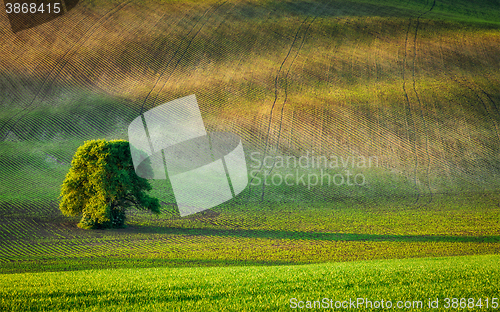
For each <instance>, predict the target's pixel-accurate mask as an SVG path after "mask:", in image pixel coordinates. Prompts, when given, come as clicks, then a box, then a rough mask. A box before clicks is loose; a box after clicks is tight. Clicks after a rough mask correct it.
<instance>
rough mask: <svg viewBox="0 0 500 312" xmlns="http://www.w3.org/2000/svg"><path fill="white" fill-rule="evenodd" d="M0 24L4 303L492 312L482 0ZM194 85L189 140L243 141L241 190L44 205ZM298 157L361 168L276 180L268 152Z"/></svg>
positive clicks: (491, 85) (130, 6) (76, 15)
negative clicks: (194, 117)
mask: <svg viewBox="0 0 500 312" xmlns="http://www.w3.org/2000/svg"><path fill="white" fill-rule="evenodd" d="M0 30H1V34H2V36H0V51H1V52H2V53H1V55H0V90H1V92H0V310H2V311H3V310H5V311H52V310H53V311H108V310H114V311H141V310H143V311H178V310H180V311H225V310H227V311H280V310H296V309H293V307H290V304H291V302H290V299H291V298H297V299H298V300H299V301H300V300H302V301H304V302H305V301H308V300H309V301H314V300H322V299H323V298H331V299H334V300H346V299H348V298H352V299H355V298H367V299H372V300H380V299H384V300H392V302H393V304H394V305H395V304H396V302H397V301H398V300H402V301H403V302H406V301H411V302H412V303H413V301H422V302H423V304H424V306H423V307H422V308H415V307H412V308H405V310H414V311H417V310H418V311H425V310H432V311H448V310H457V309H463V310H466V309H465V308H463V307H460V306H458V307H457V308H455V307H453V306H452V307H451V308H450V309H447V308H446V307H445V298H458V299H459V300H460V298H466V299H469V298H474V300H475V301H474V309H473V310H478V311H479V310H484V311H494V310H497V309H495V308H494V307H493V306H492V300H493V299H492V298H499V297H500V293H499V292H498V289H500V283H499V280H498V276H500V275H499V272H498V267H500V261H499V260H500V259H499V257H498V254H499V253H500V223H499V222H500V192H499V190H500V3H498V1H489V0H480V1H474V2H470V1H466V0H460V1H451V0H442V1H441V0H437V1H433V0H432V1H423V0H422V1H417V0H409V1H396V0H383V1H375V0H349V1H326V0H310V1H301V0H290V1H271V0H246V1H239V0H237V1H216V0H199V1H198V0H190V1H180V0H162V1H159V0H158V1H157V0H133V1H125V2H120V1H101V0H84V1H80V3H79V4H78V5H77V6H76V7H75V8H74V9H72V10H71V11H70V12H68V14H66V15H64V16H63V17H61V18H58V19H55V20H54V21H51V22H50V23H46V24H43V25H40V26H37V27H35V28H32V29H28V30H24V31H22V32H19V33H16V34H14V33H12V32H11V30H10V26H9V21H8V19H7V16H6V15H5V14H3V13H2V14H1V15H0ZM190 94H196V96H197V99H198V103H199V105H200V110H201V114H202V117H203V121H204V123H205V126H206V128H207V131H209V132H213V131H230V132H233V133H236V134H238V135H239V136H240V137H241V139H242V142H243V146H244V149H245V153H246V157H247V167H248V169H249V175H250V177H251V178H254V179H253V180H252V182H251V183H250V185H249V186H248V187H247V188H246V189H245V190H244V191H243V192H242V193H241V194H240V195H238V196H237V197H236V198H234V199H232V200H230V201H228V202H226V203H224V204H222V205H220V206H218V207H214V208H212V209H210V210H207V211H204V212H201V213H198V214H195V215H192V216H188V217H183V218H181V217H180V216H179V213H178V211H177V208H176V206H175V205H174V204H173V203H174V202H175V198H174V196H173V193H172V188H171V186H170V185H169V183H168V182H167V183H165V182H162V181H152V185H153V190H152V192H151V194H152V195H153V196H155V197H157V198H159V199H160V201H161V202H162V213H161V214H160V215H158V216H155V215H152V214H149V213H146V212H138V211H133V210H132V211H129V212H128V215H127V217H128V221H127V227H126V228H124V229H115V230H92V231H89V230H82V229H79V228H77V227H76V224H77V223H78V221H79V218H70V217H64V216H63V215H62V214H61V213H60V211H59V210H58V196H59V191H60V186H61V183H62V181H63V180H64V177H65V174H66V173H67V172H68V170H69V168H70V162H71V159H72V156H73V154H74V153H75V151H76V149H77V148H78V146H80V145H81V144H82V143H83V142H84V141H86V140H91V139H101V138H105V139H125V140H127V139H128V133H127V129H128V125H129V123H130V122H131V121H132V120H134V119H135V118H136V117H137V116H139V115H140V114H141V113H143V112H145V111H147V110H149V109H151V108H153V107H155V106H157V105H160V104H162V103H165V102H167V101H170V100H173V99H176V98H180V97H183V96H186V95H190ZM253 153H255V154H253ZM312 153H315V155H316V156H325V157H330V156H333V157H343V158H347V157H357V158H356V159H358V158H359V157H364V158H366V159H368V158H370V157H372V158H373V157H375V158H376V162H375V165H373V166H370V167H369V168H366V167H363V166H357V167H354V166H353V167H352V168H349V167H348V166H347V167H346V166H342V165H341V166H339V167H336V168H333V169H332V168H328V169H325V168H318V167H316V168H306V169H304V168H298V170H301V171H300V173H305V174H315V175H316V176H320V175H321V173H322V171H321V169H325V170H328V173H329V174H331V175H332V176H333V175H335V174H344V173H345V170H346V169H352V170H353V171H354V173H355V174H361V175H362V176H363V177H364V178H365V180H366V183H365V184H363V185H355V186H350V185H345V184H343V185H333V184H332V185H326V184H325V183H323V184H321V183H318V184H317V185H309V184H308V185H306V184H299V183H296V185H292V186H290V185H286V184H283V183H274V181H275V180H273V177H274V178H277V179H279V178H280V177H279V176H285V175H286V174H289V173H293V174H295V170H296V169H297V168H296V167H293V168H283V167H279V166H276V160H277V159H279V158H280V157H296V158H299V157H301V156H304V155H306V154H307V155H312ZM252 155H257V156H256V157H253V156H252ZM264 156H268V158H269V157H270V159H271V160H272V161H271V163H273V164H270V165H269V166H267V165H266V164H264V163H263V162H262V161H263V159H264ZM256 159H257V160H256ZM349 159H351V158H349ZM259 164H262V165H263V166H260V165H259ZM268 164H269V163H268ZM252 170H255V172H252ZM266 170H267V171H269V172H266ZM267 173H270V180H269V181H270V182H269V184H268V185H264V184H263V181H264V179H265V175H266V174H267ZM297 174H298V173H297ZM257 181H260V182H259V183H258V182H257ZM429 298H430V299H431V300H435V299H436V298H439V308H437V309H430V308H429V307H428V301H429ZM479 298H481V299H482V301H481V304H482V305H483V306H479V305H477V304H478V301H477V299H479ZM486 299H488V300H489V301H488V304H489V306H488V307H486V301H485V300H486ZM395 309H396V308H395ZM467 309H469V310H472V308H471V307H470V306H469V307H467ZM300 310H302V309H300ZM360 310H373V309H370V308H366V307H362V308H360ZM499 310H500V309H499Z"/></svg>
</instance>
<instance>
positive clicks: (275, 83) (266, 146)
mask: <svg viewBox="0 0 500 312" xmlns="http://www.w3.org/2000/svg"><path fill="white" fill-rule="evenodd" d="M308 18H309V16H307V17H306V18H305V19H304V20H303V21H302V23H301V24H300V25H299V27H298V28H297V32H296V33H295V36H294V38H293V41H292V44H291V45H290V48H289V49H288V53H287V54H286V56H285V58H284V59H283V61H282V62H281V65H280V68H279V69H278V73H277V74H276V76H275V78H274V101H273V103H272V105H271V111H270V113H269V120H268V125H267V136H266V141H265V143H264V155H263V158H265V157H266V154H267V149H268V143H269V136H270V134H271V124H272V118H273V110H274V107H275V105H276V101H277V99H278V80H279V75H280V73H281V70H282V69H283V65H284V64H285V62H286V60H287V59H288V56H289V55H290V53H291V52H292V49H293V46H294V45H295V42H296V41H297V38H298V36H299V32H300V29H301V28H302V26H303V25H304V23H305V22H306V20H307V19H308ZM263 166H264V163H263V162H262V164H261V166H260V168H259V170H258V171H259V172H260V171H262V168H263ZM253 179H254V178H252V179H251V180H250V181H249V182H248V184H251V183H252V181H253ZM264 184H265V183H263V184H262V185H264ZM263 187H264V186H263ZM262 194H264V189H262ZM262 197H263V195H262Z"/></svg>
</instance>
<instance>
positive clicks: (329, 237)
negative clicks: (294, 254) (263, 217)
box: [128, 226, 500, 243]
mask: <svg viewBox="0 0 500 312" xmlns="http://www.w3.org/2000/svg"><path fill="white" fill-rule="evenodd" d="M128 231H130V232H133V233H149V234H177V235H192V236H220V237H238V238H245V237H247V238H268V239H295V240H320V241H321V240H322V241H380V242H383V241H391V242H456V243H498V242H500V236H446V235H381V234H351V233H321V232H299V231H278V230H244V229H234V230H231V229H206V228H205V229H204V228H191V229H186V228H168V227H159V226H129V227H128Z"/></svg>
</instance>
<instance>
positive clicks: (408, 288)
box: [0, 255, 500, 311]
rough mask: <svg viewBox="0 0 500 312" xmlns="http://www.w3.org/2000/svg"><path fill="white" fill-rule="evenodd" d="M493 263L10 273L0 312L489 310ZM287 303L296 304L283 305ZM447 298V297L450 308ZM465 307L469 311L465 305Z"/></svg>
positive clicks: (496, 274) (2, 284) (495, 283)
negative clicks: (342, 304)
mask: <svg viewBox="0 0 500 312" xmlns="http://www.w3.org/2000/svg"><path fill="white" fill-rule="evenodd" d="M499 263H500V256H499V255H488V256H468V257H452V258H450V257H447V258H423V259H405V260H380V261H377V260H372V261H360V262H352V263H323V264H313V265H297V266H273V267H217V268H147V269H115V270H87V271H72V272H57V273H52V272H46V273H31V274H28V273H24V274H9V275H0V295H1V298H2V299H1V301H0V309H1V310H2V311H47V310H51V311H83V310H84V311H286V310H311V309H292V307H293V306H294V305H295V304H297V306H298V305H299V304H300V305H302V303H299V301H303V304H304V305H306V304H307V301H321V303H322V304H323V307H326V303H324V302H323V300H324V298H327V299H328V300H327V301H328V302H329V303H328V304H331V302H333V304H334V305H335V302H336V301H345V300H347V301H349V299H351V300H352V301H356V304H357V302H358V300H359V299H358V298H363V299H364V300H365V301H364V302H362V303H361V302H360V303H361V304H360V305H359V306H356V307H357V310H361V311H363V310H370V309H369V307H370V305H369V303H367V302H366V301H367V300H369V301H372V304H375V305H377V303H375V301H378V302H379V303H381V300H384V307H386V306H387V304H388V303H387V301H391V303H392V305H393V308H395V310H400V309H398V308H396V306H397V305H398V302H400V303H399V305H405V304H406V306H407V307H411V308H405V309H404V310H409V311H411V310H419V311H426V310H433V311H443V310H457V309H453V308H452V307H453V306H452V305H453V304H454V303H453V302H454V301H452V300H453V299H452V298H457V299H458V300H460V298H466V299H467V300H469V298H474V310H484V311H494V310H496V309H494V306H493V305H494V302H495V301H496V300H498V297H500V293H499V291H498V289H499V285H500V266H499V265H498V264H499ZM292 298H296V299H297V300H296V301H290V300H291V299H292ZM429 298H430V300H431V301H435V300H436V299H437V298H438V299H439V302H438V304H439V309H429V308H428V302H429ZM446 298H450V301H449V305H450V308H449V309H446V305H447V300H446ZM480 298H481V304H482V308H481V307H480V306H479V300H478V299H480ZM493 298H497V299H496V300H495V299H493ZM330 299H331V300H333V301H330ZM486 299H488V305H489V307H488V308H487V307H486ZM420 302H421V303H420ZM455 302H456V301H455ZM458 302H460V301H458ZM462 302H464V300H462ZM311 304H313V303H311ZM420 304H421V305H422V307H423V308H420V306H419V305H420ZM458 304H460V303H458ZM463 304H464V303H462V305H463ZM467 304H469V307H470V306H471V305H472V301H468V303H467ZM492 304H493V305H492ZM367 305H368V309H367V308H366V307H367ZM316 306H317V307H318V303H316ZM417 307H419V308H417ZM321 310H325V309H321ZM328 310H330V309H328Z"/></svg>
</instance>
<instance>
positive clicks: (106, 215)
mask: <svg viewBox="0 0 500 312" xmlns="http://www.w3.org/2000/svg"><path fill="white" fill-rule="evenodd" d="M150 190H151V185H150V184H149V182H148V180H146V179H144V178H141V177H139V176H137V174H136V173H135V171H134V165H133V163H132V157H131V154H130V146H129V143H128V142H127V141H124V140H113V141H106V140H92V141H86V142H85V143H84V144H83V145H82V146H80V147H79V148H78V150H77V151H76V153H75V155H74V156H73V160H72V162H71V168H70V170H69V172H68V174H67V175H66V179H65V180H64V182H63V184H62V186H61V195H60V199H61V201H60V204H59V209H60V210H61V211H62V213H63V214H64V215H67V216H77V215H80V214H83V216H82V219H81V221H80V223H79V224H78V226H79V227H81V228H86V229H90V228H117V227H123V225H124V223H125V210H126V209H127V208H129V207H132V206H135V207H136V208H138V209H141V210H151V211H152V212H154V213H159V212H160V204H159V202H158V199H156V198H153V197H150V196H149V195H147V194H146V191H150Z"/></svg>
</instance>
